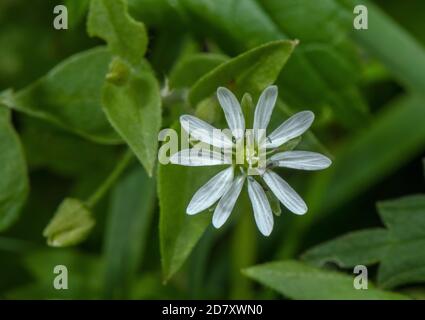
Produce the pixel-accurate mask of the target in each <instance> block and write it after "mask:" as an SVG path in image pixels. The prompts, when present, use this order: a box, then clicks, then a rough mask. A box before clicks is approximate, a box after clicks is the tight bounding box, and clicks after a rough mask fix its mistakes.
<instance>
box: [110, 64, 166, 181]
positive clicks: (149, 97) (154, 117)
mask: <svg viewBox="0 0 425 320" xmlns="http://www.w3.org/2000/svg"><path fill="white" fill-rule="evenodd" d="M102 101H103V106H104V110H105V113H106V115H107V117H108V119H109V121H110V122H111V124H112V126H113V127H114V128H115V130H116V131H117V132H118V133H119V134H120V135H121V136H122V138H123V139H124V140H125V141H126V142H127V144H128V145H129V146H130V148H131V149H132V151H133V152H134V153H135V154H136V156H137V158H138V159H139V161H140V162H141V163H142V164H143V166H144V167H145V169H146V171H147V172H148V174H149V175H151V174H152V170H153V167H154V165H155V161H156V156H157V155H156V154H157V146H158V131H159V129H160V127H161V95H160V91H159V85H158V83H157V80H156V79H155V77H154V75H153V73H152V71H151V69H150V67H149V65H148V64H147V63H143V64H142V65H139V66H138V67H137V68H135V69H133V68H131V67H130V66H129V65H127V64H126V63H125V62H124V61H123V60H121V59H119V58H116V59H115V60H114V61H113V62H112V64H111V68H110V71H109V73H108V75H107V82H106V84H105V86H104V88H103V98H102Z"/></svg>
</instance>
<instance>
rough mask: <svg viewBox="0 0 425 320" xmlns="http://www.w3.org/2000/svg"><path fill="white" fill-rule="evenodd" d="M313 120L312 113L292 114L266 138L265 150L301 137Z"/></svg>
mask: <svg viewBox="0 0 425 320" xmlns="http://www.w3.org/2000/svg"><path fill="white" fill-rule="evenodd" d="M313 120H314V113H313V112H311V111H301V112H298V113H296V114H294V115H293V116H292V117H290V118H289V119H288V120H286V121H285V122H284V123H282V124H281V125H280V126H279V127H278V128H277V129H276V130H274V131H273V132H272V133H271V134H270V135H269V136H268V137H267V144H266V148H268V149H269V148H277V147H279V146H281V145H282V144H284V143H285V142H287V141H289V140H291V139H293V138H296V137H298V136H300V135H302V134H303V133H304V132H305V131H307V129H308V128H310V126H311V124H312V123H313Z"/></svg>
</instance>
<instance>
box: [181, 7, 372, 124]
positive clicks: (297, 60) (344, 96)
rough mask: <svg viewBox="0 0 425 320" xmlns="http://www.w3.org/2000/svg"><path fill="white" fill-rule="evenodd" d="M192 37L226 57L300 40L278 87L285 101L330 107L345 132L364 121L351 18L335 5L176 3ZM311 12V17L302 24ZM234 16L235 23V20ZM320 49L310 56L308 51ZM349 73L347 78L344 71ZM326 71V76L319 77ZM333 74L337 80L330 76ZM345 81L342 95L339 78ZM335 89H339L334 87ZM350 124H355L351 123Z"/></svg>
mask: <svg viewBox="0 0 425 320" xmlns="http://www.w3.org/2000/svg"><path fill="white" fill-rule="evenodd" d="M179 3H180V4H181V5H182V8H183V9H184V13H185V14H186V15H187V16H188V17H189V18H188V20H189V21H190V22H191V23H192V29H193V30H194V32H195V33H198V30H202V34H203V35H204V36H205V35H208V36H209V37H212V38H213V39H214V40H215V41H216V42H217V43H218V44H219V45H220V47H221V49H222V50H223V51H224V52H225V53H227V54H234V53H235V52H236V53H239V52H243V51H245V50H247V49H250V48H253V47H255V46H258V45H261V44H263V43H265V42H267V41H274V40H280V39H299V40H300V46H299V47H298V48H297V50H295V51H294V53H293V55H292V57H291V59H290V60H289V61H288V64H287V65H286V66H285V71H284V72H282V73H281V74H280V76H279V79H278V81H277V84H278V85H279V86H280V89H281V90H280V94H281V96H282V97H284V99H285V102H287V103H289V104H291V105H295V106H297V108H306V107H308V108H311V109H312V110H313V111H315V112H319V111H321V110H322V109H323V107H324V106H330V107H331V108H332V110H333V113H334V116H335V117H336V119H337V120H338V121H339V122H340V123H341V124H342V125H344V126H345V127H346V128H348V129H358V128H361V127H362V125H361V124H364V123H365V122H367V121H368V114H367V112H365V110H366V109H367V107H366V106H365V105H364V102H363V101H362V100H363V99H362V98H361V95H360V92H359V90H358V88H357V83H356V82H357V79H358V77H357V76H356V75H357V73H358V69H359V63H358V57H357V52H356V50H355V49H354V48H353V45H352V43H351V42H350V41H347V35H348V30H351V28H352V19H347V18H346V16H345V10H343V9H341V8H340V7H339V6H338V5H337V4H336V3H334V1H332V0H324V1H309V0H305V1H302V3H301V4H300V3H299V1H298V2H297V1H289V0H262V1H258V2H256V1H255V0H245V1H238V0H183V1H181V2H179ZM311 12H314V17H313V16H312V17H310V19H305V18H304V17H306V16H310V15H311ZM235 15H237V16H238V19H234V16H235ZM313 46H314V47H318V46H320V52H319V54H320V55H321V56H322V57H324V58H325V59H323V61H322V59H319V58H316V59H314V60H312V59H311V57H312V56H313V57H315V55H314V54H313V53H314V52H312V51H311V48H313ZM347 70H349V71H350V72H349V73H347V72H346V71H347ZM323 71H325V73H323ZM335 75H337V77H336V78H334V76H335ZM341 78H344V80H345V81H344V82H343V83H344V84H348V85H346V86H344V90H341V85H340V84H339V82H338V79H341ZM335 84H338V86H335ZM353 119H357V120H354V121H353Z"/></svg>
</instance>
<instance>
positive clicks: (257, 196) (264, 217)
mask: <svg viewBox="0 0 425 320" xmlns="http://www.w3.org/2000/svg"><path fill="white" fill-rule="evenodd" d="M248 195H249V198H250V199H251V204H252V209H253V211H254V218H255V222H256V224H257V227H258V230H260V232H261V233H262V234H263V235H265V236H269V235H270V233H271V232H272V230H273V213H272V209H271V208H270V204H269V201H268V200H267V196H266V193H265V192H264V190H263V188H262V187H261V185H260V184H259V183H258V182H257V181H255V180H254V178H252V177H249V178H248Z"/></svg>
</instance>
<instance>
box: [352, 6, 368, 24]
mask: <svg viewBox="0 0 425 320" xmlns="http://www.w3.org/2000/svg"><path fill="white" fill-rule="evenodd" d="M353 13H354V14H355V15H356V16H355V17H354V20H353V26H354V29H356V30H367V29H368V12H367V7H366V6H364V5H360V4H359V5H357V6H355V7H354V10H353Z"/></svg>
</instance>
